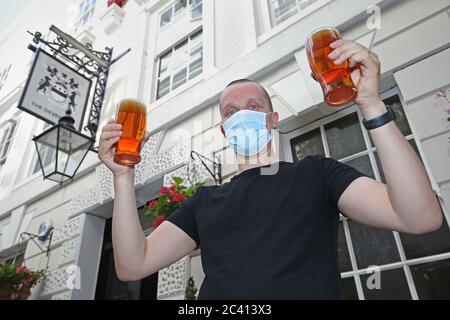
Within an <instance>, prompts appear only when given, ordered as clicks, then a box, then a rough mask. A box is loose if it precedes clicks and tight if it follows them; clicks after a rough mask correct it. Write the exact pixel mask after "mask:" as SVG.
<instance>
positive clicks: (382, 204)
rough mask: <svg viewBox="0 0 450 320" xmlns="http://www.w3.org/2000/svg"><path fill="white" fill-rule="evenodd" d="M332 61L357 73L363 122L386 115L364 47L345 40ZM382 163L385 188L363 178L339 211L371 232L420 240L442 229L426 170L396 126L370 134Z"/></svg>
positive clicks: (374, 64)
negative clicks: (392, 232)
mask: <svg viewBox="0 0 450 320" xmlns="http://www.w3.org/2000/svg"><path fill="white" fill-rule="evenodd" d="M331 46H332V47H333V48H335V50H334V51H333V52H332V53H331V54H330V58H331V59H333V60H335V63H336V64H340V63H342V62H343V61H345V60H346V59H349V61H350V67H351V68H355V69H354V71H353V72H352V78H353V80H354V82H355V84H356V85H357V88H358V97H357V98H356V103H357V104H358V105H359V107H360V109H361V112H362V114H363V117H364V118H365V119H366V120H370V119H373V118H375V117H377V116H379V115H381V114H383V113H385V112H386V106H385V105H384V103H383V101H381V99H380V98H379V81H380V69H381V68H380V61H379V59H378V57H377V56H376V55H375V54H374V53H372V52H369V51H368V50H367V49H366V48H364V47H363V46H361V45H359V44H357V43H355V42H352V41H348V40H338V41H336V42H335V43H333V44H332V45H331ZM370 135H371V137H372V139H373V142H374V144H375V147H376V148H377V152H378V155H379V157H380V161H381V167H382V168H383V171H384V175H385V178H386V184H383V183H381V182H377V181H375V180H373V179H370V178H366V177H362V178H359V179H356V180H355V181H354V182H353V183H351V184H350V186H349V187H348V188H347V189H346V190H345V191H344V193H343V194H342V195H341V197H340V199H339V201H338V208H339V210H340V211H341V212H342V213H343V214H345V215H346V216H348V217H349V218H352V219H354V220H356V221H359V222H361V223H365V224H368V225H372V226H375V227H380V228H386V229H393V230H397V231H402V232H407V233H413V234H421V233H426V232H431V231H434V230H436V229H438V228H439V227H440V226H441V225H442V220H443V218H442V211H441V209H440V206H439V203H438V200H437V199H436V197H435V195H434V192H433V190H432V187H431V183H430V181H429V179H428V176H427V173H426V171H425V168H424V167H423V165H422V163H421V162H420V160H419V158H418V157H417V155H416V153H415V152H414V150H413V149H412V147H411V146H410V145H409V143H408V142H407V141H406V139H405V138H404V137H403V134H402V133H401V132H400V130H399V129H398V127H397V126H396V124H395V123H394V122H390V123H388V124H385V125H384V126H381V127H379V128H376V129H373V130H371V131H370Z"/></svg>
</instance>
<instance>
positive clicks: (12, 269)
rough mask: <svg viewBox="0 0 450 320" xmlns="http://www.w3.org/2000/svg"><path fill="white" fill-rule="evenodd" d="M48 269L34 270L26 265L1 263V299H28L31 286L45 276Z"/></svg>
mask: <svg viewBox="0 0 450 320" xmlns="http://www.w3.org/2000/svg"><path fill="white" fill-rule="evenodd" d="M45 274H46V271H45V270H39V271H32V270H30V269H28V268H27V267H26V266H25V265H22V266H16V265H14V264H11V263H8V264H4V265H0V300H27V299H28V298H29V297H30V295H31V288H32V287H34V286H35V285H36V284H38V283H39V282H40V281H42V280H43V279H44V278H45Z"/></svg>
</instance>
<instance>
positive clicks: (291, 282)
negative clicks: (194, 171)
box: [167, 156, 363, 299]
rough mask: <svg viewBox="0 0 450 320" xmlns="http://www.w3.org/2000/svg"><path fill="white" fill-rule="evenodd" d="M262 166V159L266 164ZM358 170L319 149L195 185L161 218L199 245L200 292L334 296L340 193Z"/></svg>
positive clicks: (271, 296) (227, 295)
mask: <svg viewBox="0 0 450 320" xmlns="http://www.w3.org/2000/svg"><path fill="white" fill-rule="evenodd" d="M266 168H267V167H266ZM361 176H363V174H361V173H360V172H358V171H357V170H355V169H354V168H352V167H349V166H347V165H345V164H342V163H340V162H338V161H335V160H333V159H330V158H324V157H323V156H310V157H307V158H305V159H303V160H302V161H300V162H297V163H288V162H280V163H279V170H278V173H277V174H275V175H261V168H252V169H249V170H246V171H244V172H242V173H240V174H238V175H236V176H234V177H233V178H232V179H231V181H230V182H228V183H225V184H224V185H222V186H208V187H202V188H200V189H199V190H198V191H197V193H196V194H195V195H194V196H193V197H192V198H190V199H189V200H187V201H186V202H185V203H184V204H183V205H182V207H181V208H179V209H178V210H177V211H176V212H174V213H173V214H172V215H171V216H169V217H168V219H167V220H168V221H170V222H172V223H173V224H175V225H176V226H178V227H179V228H181V229H182V230H183V231H184V232H186V234H187V235H189V236H190V237H191V238H192V239H193V240H194V241H195V242H196V243H197V245H198V246H200V248H201V257H202V265H203V270H204V272H205V279H204V282H203V285H202V286H201V289H200V292H199V297H198V298H199V299H339V298H340V274H339V268H338V256H337V238H338V227H339V212H338V209H337V203H338V200H339V198H340V196H341V194H342V193H343V192H344V191H345V189H346V188H347V187H348V186H349V185H350V183H351V182H352V181H354V180H355V179H356V178H359V177H361Z"/></svg>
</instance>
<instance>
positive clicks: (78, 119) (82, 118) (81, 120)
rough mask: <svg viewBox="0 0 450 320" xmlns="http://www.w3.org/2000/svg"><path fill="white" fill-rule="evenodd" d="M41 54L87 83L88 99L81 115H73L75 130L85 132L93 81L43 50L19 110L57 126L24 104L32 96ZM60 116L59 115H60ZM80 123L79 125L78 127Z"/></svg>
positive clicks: (22, 96)
mask: <svg viewBox="0 0 450 320" xmlns="http://www.w3.org/2000/svg"><path fill="white" fill-rule="evenodd" d="M41 54H42V55H43V56H46V58H48V59H49V60H50V61H52V62H53V63H54V64H56V65H58V66H60V67H62V68H66V69H68V70H69V71H70V72H73V73H75V74H76V76H77V77H79V78H80V79H81V80H83V81H86V83H87V89H86V95H85V97H86V99H85V101H84V105H80V108H82V111H81V114H80V113H79V115H78V117H76V116H74V113H72V114H71V116H72V117H74V119H75V128H76V130H77V131H78V132H82V131H83V124H84V121H85V116H86V109H87V106H88V103H89V101H90V100H91V92H92V79H89V78H87V77H86V76H85V75H83V74H81V73H80V72H78V71H77V70H75V69H74V68H73V67H71V66H69V65H68V64H67V63H64V62H63V61H62V60H61V59H58V58H56V57H55V56H53V55H51V54H49V53H48V52H46V51H45V50H42V49H41V48H39V49H38V50H37V51H36V56H35V58H34V61H33V65H32V67H31V70H30V72H29V74H28V78H27V81H26V83H25V87H24V89H23V92H22V95H21V98H20V100H19V104H18V106H17V108H18V109H20V110H22V111H24V112H27V113H29V114H31V115H33V116H34V117H36V118H38V119H41V120H43V121H45V122H47V123H49V124H51V125H56V124H57V121H56V122H55V121H54V120H52V119H51V118H46V117H45V116H43V115H42V114H39V113H37V112H34V111H33V110H32V109H31V108H30V107H25V106H23V103H24V101H25V99H26V98H27V97H28V95H29V94H30V92H29V87H30V84H31V82H32V79H33V78H34V77H33V76H34V73H35V71H36V68H37V65H38V62H39V61H40V58H41ZM58 115H59V114H58ZM64 115H65V111H64V112H63V113H61V117H62V116H64ZM77 122H78V125H77Z"/></svg>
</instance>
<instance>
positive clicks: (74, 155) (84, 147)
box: [33, 111, 94, 184]
mask: <svg viewBox="0 0 450 320" xmlns="http://www.w3.org/2000/svg"><path fill="white" fill-rule="evenodd" d="M74 122H75V121H74V119H73V118H72V117H71V116H70V111H67V112H66V116H64V117H62V118H61V119H60V120H59V122H58V124H57V125H56V126H54V127H52V128H50V129H48V130H46V131H44V132H43V133H42V134H40V135H39V136H37V137H34V138H33V141H34V142H35V145H36V150H37V153H38V157H39V165H40V166H41V169H42V173H43V175H44V179H49V180H52V181H55V182H58V183H60V184H63V183H64V182H66V181H68V180H71V179H73V177H74V176H75V174H76V173H77V171H78V168H79V167H80V165H81V163H82V162H83V160H84V158H85V157H86V155H87V153H88V152H89V149H90V148H91V147H92V145H93V144H94V140H93V139H92V138H90V137H88V136H86V135H84V134H82V133H79V132H77V131H76V130H75V128H74V126H73V124H74Z"/></svg>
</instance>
